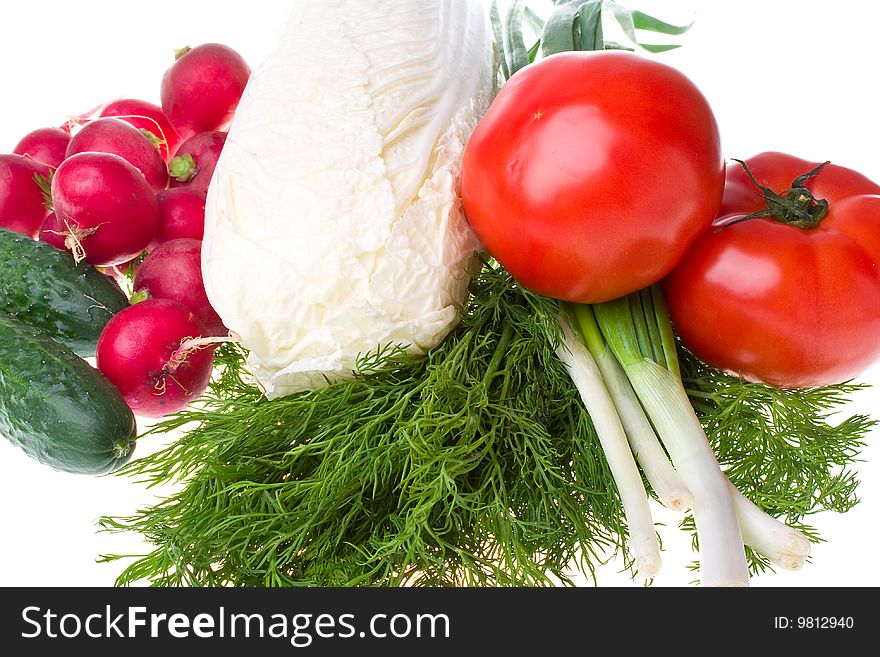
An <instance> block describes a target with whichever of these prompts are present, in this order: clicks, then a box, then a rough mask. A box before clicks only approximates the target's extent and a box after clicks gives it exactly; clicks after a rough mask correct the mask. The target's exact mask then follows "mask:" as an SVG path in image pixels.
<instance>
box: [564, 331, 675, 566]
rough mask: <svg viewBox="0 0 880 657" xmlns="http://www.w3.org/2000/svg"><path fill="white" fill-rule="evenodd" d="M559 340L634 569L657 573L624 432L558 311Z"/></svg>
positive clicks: (650, 525) (653, 539)
mask: <svg viewBox="0 0 880 657" xmlns="http://www.w3.org/2000/svg"><path fill="white" fill-rule="evenodd" d="M559 326H560V327H561V328H562V342H561V343H560V345H559V347H558V348H557V350H556V353H557V355H558V356H559V359H560V360H561V361H562V362H563V363H564V364H565V366H566V368H567V369H568V372H569V375H570V376H571V380H572V381H573V382H574V384H575V387H576V388H577V389H578V392H579V393H580V396H581V399H582V400H583V402H584V406H585V407H586V409H587V412H588V413H589V414H590V419H591V420H592V422H593V426H594V427H595V428H596V435H597V436H598V438H599V442H600V444H601V445H602V449H603V451H604V453H605V458H606V459H607V460H608V466H609V468H610V469H611V473H612V475H613V476H614V481H615V483H616V484H617V489H618V492H619V493H620V501H621V504H622V505H623V511H624V515H625V516H626V521H627V524H628V526H629V548H630V552H631V553H632V555H633V557H634V558H635V560H636V568H637V570H638V572H639V573H640V574H641V575H642V576H643V577H645V578H646V579H650V578H652V577H654V576H655V575H657V573H658V572H660V545H659V543H658V541H657V533H656V532H655V530H654V521H653V519H652V517H651V509H650V508H649V506H648V494H647V492H646V491H645V485H644V483H643V481H642V476H641V474H640V473H639V469H638V466H636V462H635V459H634V458H633V454H632V452H631V451H630V448H629V444H628V443H627V438H626V433H625V432H624V428H623V425H622V424H621V421H620V418H619V417H618V415H617V409H616V408H615V406H614V402H613V401H612V399H611V396H610V395H609V394H608V389H607V388H606V386H605V382H604V381H603V380H602V374H601V373H600V371H599V368H598V367H597V365H596V362H595V361H594V360H593V357H592V356H591V355H590V352H589V350H588V349H587V348H586V347H585V346H584V343H583V341H582V340H581V339H579V338H578V337H577V336H576V335H575V332H574V330H573V329H572V326H571V324H570V322H569V320H568V317H566V315H565V314H560V316H559Z"/></svg>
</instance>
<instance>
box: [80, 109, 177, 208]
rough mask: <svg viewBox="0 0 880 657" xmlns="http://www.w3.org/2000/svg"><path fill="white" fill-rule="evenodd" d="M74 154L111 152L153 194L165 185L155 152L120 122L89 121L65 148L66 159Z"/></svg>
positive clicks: (163, 169)
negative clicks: (141, 178) (141, 176)
mask: <svg viewBox="0 0 880 657" xmlns="http://www.w3.org/2000/svg"><path fill="white" fill-rule="evenodd" d="M77 153H112V154H113V155H118V156H119V157H121V158H122V159H123V160H125V161H126V162H128V163H129V164H131V165H132V166H134V168H136V169H137V170H138V171H140V172H141V173H142V174H144V177H145V178H146V179H147V182H148V183H150V187H152V188H153V190H154V191H157V192H158V191H159V190H162V189H165V188H166V187H167V186H168V169H167V168H166V166H165V160H163V159H162V156H161V155H160V154H159V149H158V148H156V146H155V145H154V144H153V143H152V142H151V141H150V140H149V139H148V138H147V137H146V136H145V135H144V134H143V133H142V132H141V131H140V130H138V129H137V128H135V127H134V126H133V125H131V124H129V123H126V122H125V121H122V120H120V119H97V120H95V121H90V122H89V123H87V124H86V125H85V126H83V128H82V129H81V130H80V131H79V132H77V133H76V134H75V135H74V136H73V139H71V140H70V145H69V146H68V147H67V157H71V156H72V155H76V154H77Z"/></svg>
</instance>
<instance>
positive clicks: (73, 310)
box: [0, 229, 128, 358]
mask: <svg viewBox="0 0 880 657" xmlns="http://www.w3.org/2000/svg"><path fill="white" fill-rule="evenodd" d="M126 306H128V299H127V298H126V296H125V293H124V292H123V291H122V290H121V289H120V288H119V286H118V285H117V284H116V282H115V281H113V280H111V279H110V278H109V277H108V276H105V275H104V274H102V273H101V272H99V271H98V270H97V269H95V268H94V267H92V266H91V265H89V264H87V263H85V262H81V263H79V264H77V263H76V262H74V260H73V257H72V256H71V255H70V254H69V253H66V252H64V251H61V250H59V249H56V248H55V247H54V246H52V245H50V244H46V243H45V242H36V241H34V240H32V239H31V238H29V237H27V236H25V235H19V234H18V233H13V232H12V231H8V230H4V229H0V311H3V312H6V313H8V314H10V315H12V316H14V317H17V318H18V319H20V320H22V321H23V322H26V323H27V324H30V325H31V326H36V327H37V328H39V329H41V330H43V331H45V332H46V334H48V335H49V336H50V337H52V338H54V339H56V340H58V341H59V342H61V343H62V344H64V345H66V346H68V347H70V348H71V349H72V350H73V351H74V352H75V353H77V354H78V355H80V356H82V357H84V358H86V357H89V356H94V355H95V345H97V343H98V337H99V336H100V335H101V331H102V330H103V329H104V326H105V325H106V324H107V322H109V321H110V318H111V317H113V315H115V314H116V313H118V312H119V311H120V310H122V309H123V308H125V307H126Z"/></svg>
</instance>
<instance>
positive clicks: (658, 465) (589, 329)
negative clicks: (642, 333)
mask: <svg viewBox="0 0 880 657" xmlns="http://www.w3.org/2000/svg"><path fill="white" fill-rule="evenodd" d="M572 313H573V314H574V316H575V318H576V319H577V324H578V328H579V329H580V331H581V335H582V337H583V338H584V342H585V343H586V345H587V348H588V349H589V350H590V353H591V354H592V355H593V358H594V359H595V361H596V365H598V367H599V371H600V372H601V374H602V378H603V379H604V381H605V385H606V386H607V387H608V392H609V393H610V394H611V397H612V399H613V400H614V404H615V406H616V407H617V413H618V415H619V416H620V421H621V423H622V424H623V428H624V430H625V431H626V437H627V439H628V440H629V444H630V447H631V448H632V451H633V454H634V455H635V457H636V460H637V461H638V463H639V465H640V466H641V468H642V471H643V472H644V473H645V477H647V479H648V483H650V484H651V488H652V489H653V490H654V494H655V495H657V497H658V498H659V500H660V501H661V502H662V503H663V504H664V506H666V507H667V508H669V509H671V510H673V511H684V510H686V509H688V508H690V507H691V505H692V504H693V496H692V495H691V492H690V491H689V490H688V488H687V486H685V484H684V481H682V478H681V475H679V474H678V473H677V472H676V471H675V468H674V467H673V466H672V463H671V462H670V461H669V457H668V456H667V455H666V452H665V451H663V447H662V446H661V445H660V441H659V440H658V438H657V434H656V433H655V432H654V427H652V426H651V422H650V420H648V417H647V416H646V415H645V410H644V409H643V408H642V405H641V403H640V402H639V398H638V397H637V396H636V393H635V391H634V390H633V389H632V386H631V385H630V383H629V380H628V379H627V378H626V374H625V373H624V371H623V369H622V368H621V367H620V363H618V362H617V359H616V358H615V357H614V354H613V353H612V352H611V348H610V347H609V346H608V345H607V344H606V342H605V338H604V337H603V336H602V333H601V331H600V330H599V325H598V324H597V323H596V317H595V315H594V314H593V309H592V308H591V307H590V306H584V305H577V306H572Z"/></svg>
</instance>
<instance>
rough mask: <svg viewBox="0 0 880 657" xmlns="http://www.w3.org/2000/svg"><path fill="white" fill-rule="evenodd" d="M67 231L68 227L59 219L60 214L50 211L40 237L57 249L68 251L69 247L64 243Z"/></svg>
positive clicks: (42, 240)
mask: <svg viewBox="0 0 880 657" xmlns="http://www.w3.org/2000/svg"><path fill="white" fill-rule="evenodd" d="M66 231H67V228H66V227H65V226H64V224H62V223H61V222H60V221H59V220H58V215H57V214H55V213H54V212H50V213H49V216H48V217H46V220H45V221H44V222H43V225H42V227H41V228H40V234H39V236H38V237H39V240H40V241H41V242H45V243H46V244H51V245H52V246H54V247H55V248H56V249H61V250H62V251H66V250H67V247H66V246H65V244H64V242H65V238H66V235H65V233H66Z"/></svg>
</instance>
